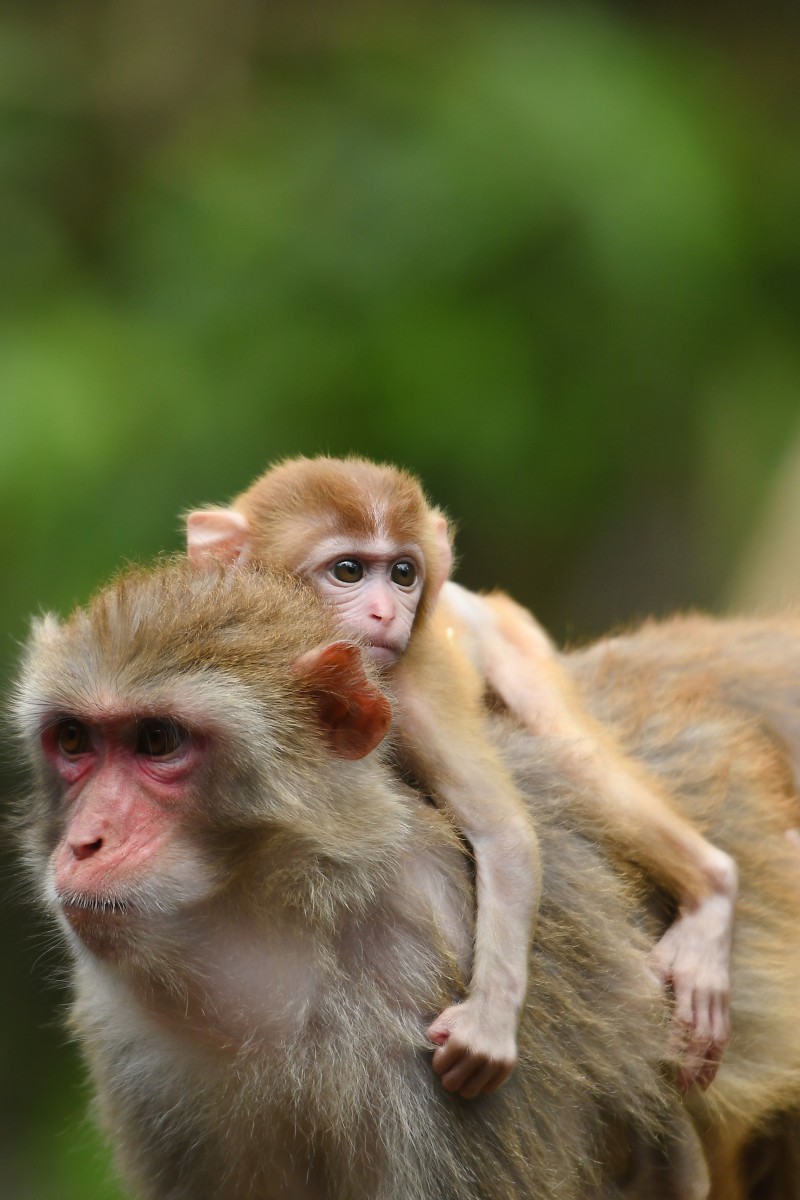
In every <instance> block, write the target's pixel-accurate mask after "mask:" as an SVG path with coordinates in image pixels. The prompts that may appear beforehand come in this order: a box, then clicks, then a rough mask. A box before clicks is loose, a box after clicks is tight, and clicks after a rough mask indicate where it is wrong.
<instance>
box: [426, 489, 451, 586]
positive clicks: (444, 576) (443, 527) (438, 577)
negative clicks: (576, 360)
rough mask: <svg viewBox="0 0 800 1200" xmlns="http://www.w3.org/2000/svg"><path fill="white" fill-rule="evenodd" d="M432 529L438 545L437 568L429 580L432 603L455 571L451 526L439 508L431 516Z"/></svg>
mask: <svg viewBox="0 0 800 1200" xmlns="http://www.w3.org/2000/svg"><path fill="white" fill-rule="evenodd" d="M431 529H432V532H433V540H434V542H435V544H436V566H435V568H434V570H433V571H432V572H431V575H430V578H429V579H428V594H429V596H430V599H431V602H435V601H436V599H437V598H438V596H439V592H440V591H441V590H442V588H443V587H444V585H445V583H446V582H447V580H448V579H449V577H450V572H451V570H452V569H453V544H452V538H451V534H450V525H449V523H448V520H447V517H446V516H445V515H444V513H441V512H440V511H439V510H438V508H437V509H434V511H433V513H432V514H431Z"/></svg>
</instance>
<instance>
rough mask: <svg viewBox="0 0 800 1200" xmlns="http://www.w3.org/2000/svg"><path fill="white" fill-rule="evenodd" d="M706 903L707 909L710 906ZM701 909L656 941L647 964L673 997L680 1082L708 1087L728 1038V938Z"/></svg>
mask: <svg viewBox="0 0 800 1200" xmlns="http://www.w3.org/2000/svg"><path fill="white" fill-rule="evenodd" d="M713 903H714V902H713V901H709V902H708V905H709V906H711V905H713ZM709 916H710V914H708V913H707V912H702V911H699V912H697V913H693V914H690V915H686V916H681V917H679V918H678V919H677V921H675V923H674V924H673V925H672V926H670V928H669V929H668V930H667V932H666V933H665V934H664V936H663V937H662V938H661V940H660V941H659V942H657V943H656V945H655V947H654V948H653V951H652V954H651V964H652V966H653V967H654V969H655V970H656V971H657V973H658V975H659V977H660V978H661V980H662V981H663V982H664V983H665V984H667V985H669V986H671V988H672V992H673V995H674V1000H675V1003H674V1007H673V1012H672V1024H671V1027H670V1035H669V1046H670V1050H671V1051H672V1052H673V1053H678V1054H679V1055H680V1058H681V1065H680V1069H679V1071H678V1084H679V1086H680V1088H681V1090H682V1091H684V1092H687V1091H688V1090H689V1088H690V1087H691V1085H692V1084H693V1083H694V1084H697V1086H698V1087H700V1088H707V1087H708V1086H709V1084H710V1083H711V1082H712V1081H713V1079H714V1076H715V1075H716V1073H717V1071H718V1069H719V1064H720V1060H721V1058H722V1055H723V1053H724V1051H725V1047H726V1046H727V1044H728V1039H729V1037H730V976H729V973H728V950H729V944H730V943H729V939H728V938H727V936H726V934H725V932H724V924H725V922H724V920H720V921H719V923H718V924H717V928H718V929H719V927H720V926H722V930H720V932H719V935H718V936H717V937H714V936H712V931H713V930H714V926H715V922H714V921H713V920H709Z"/></svg>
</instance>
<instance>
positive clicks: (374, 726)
mask: <svg viewBox="0 0 800 1200" xmlns="http://www.w3.org/2000/svg"><path fill="white" fill-rule="evenodd" d="M293 669H294V671H295V673H296V674H297V675H298V676H299V678H300V679H301V680H302V682H303V683H304V684H305V685H306V686H307V687H308V690H309V692H310V693H311V695H312V697H313V700H314V703H315V705H316V709H317V717H318V720H319V724H320V728H321V729H322V730H324V732H325V734H326V735H327V738H328V742H329V744H330V747H331V749H332V750H333V753H334V754H336V755H338V757H339V758H350V759H356V758H364V756H365V755H367V754H369V752H370V750H374V749H375V747H376V746H377V745H378V744H379V743H380V742H382V741H383V739H384V738H385V736H386V734H387V732H388V730H389V726H390V725H391V723H392V706H391V704H390V703H389V701H388V700H387V699H386V697H385V696H384V694H383V692H382V691H381V690H380V688H379V687H377V686H376V684H374V683H373V682H372V681H371V680H370V679H368V677H367V674H366V672H365V671H364V664H363V662H362V659H361V651H360V650H359V648H358V646H355V645H354V644H353V643H352V642H331V643H330V644H329V645H327V646H317V647H316V648H315V649H314V650H308V651H307V652H306V653H305V654H301V655H300V657H299V658H298V659H296V660H295V662H294V664H293Z"/></svg>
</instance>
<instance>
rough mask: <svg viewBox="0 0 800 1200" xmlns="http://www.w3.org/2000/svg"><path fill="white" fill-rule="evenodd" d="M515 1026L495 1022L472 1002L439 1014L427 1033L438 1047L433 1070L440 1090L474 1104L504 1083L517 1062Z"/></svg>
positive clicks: (495, 1018) (455, 1006) (467, 1001)
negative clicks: (476, 1100) (483, 1095)
mask: <svg viewBox="0 0 800 1200" xmlns="http://www.w3.org/2000/svg"><path fill="white" fill-rule="evenodd" d="M515 1024H516V1022H514V1021H512V1022H507V1021H506V1022H504V1021H499V1020H498V1014H497V1013H494V1014H493V1015H491V1016H490V1014H488V1013H487V1012H486V1010H485V1009H484V1008H482V1007H481V1006H480V1005H478V1004H476V1003H475V1002H474V1001H472V1000H465V1001H464V1002H463V1004H454V1005H452V1006H451V1007H450V1008H446V1009H445V1010H444V1012H443V1013H441V1014H440V1015H439V1016H438V1017H437V1018H436V1020H435V1021H434V1022H433V1024H432V1025H431V1026H430V1028H429V1029H428V1031H427V1036H428V1037H429V1038H430V1040H431V1041H432V1042H434V1043H435V1045H436V1046H437V1047H438V1049H436V1050H434V1052H433V1069H434V1071H435V1072H436V1074H437V1075H440V1076H441V1078H442V1087H443V1088H444V1089H445V1091H448V1092H458V1094H459V1095H460V1096H463V1098H464V1099H465V1100H474V1099H475V1097H476V1096H479V1095H480V1094H481V1093H482V1092H494V1091H496V1089H497V1088H499V1087H500V1086H501V1084H503V1083H505V1081H506V1080H507V1079H508V1077H509V1075H510V1074H511V1072H512V1071H513V1070H514V1064H515V1063H516V1061H517V1042H516V1036H515Z"/></svg>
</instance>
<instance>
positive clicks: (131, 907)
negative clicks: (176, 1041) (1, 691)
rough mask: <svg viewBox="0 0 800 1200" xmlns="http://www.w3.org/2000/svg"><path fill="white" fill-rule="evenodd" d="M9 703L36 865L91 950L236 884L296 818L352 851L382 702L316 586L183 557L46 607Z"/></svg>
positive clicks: (322, 840) (379, 735)
mask: <svg viewBox="0 0 800 1200" xmlns="http://www.w3.org/2000/svg"><path fill="white" fill-rule="evenodd" d="M15 714H16V723H17V727H18V729H19V732H20V733H21V735H22V738H23V740H24V742H25V744H26V747H27V750H28V755H29V758H30V760H31V762H32V766H33V771H34V776H35V787H34V789H33V795H32V798H31V800H30V802H29V803H28V805H27V806H26V810H25V826H26V832H25V842H26V846H27V851H28V857H29V859H30V861H31V866H32V868H33V870H34V873H35V875H36V878H37V880H38V881H40V882H41V881H44V893H45V900H46V901H47V902H48V903H49V905H50V906H51V907H53V908H54V909H55V910H56V911H57V912H58V913H59V915H60V916H61V917H62V919H63V921H64V923H65V925H66V927H67V928H68V929H70V930H71V932H72V933H75V934H77V935H78V937H79V939H80V940H81V941H82V942H83V943H84V944H86V945H88V946H89V947H90V948H91V949H92V950H93V951H94V952H95V953H101V954H105V953H112V952H114V953H119V952H120V948H121V947H122V948H123V949H124V947H125V946H126V945H127V944H128V941H131V940H132V939H130V938H129V937H128V935H129V934H130V933H131V931H132V929H133V927H134V926H136V925H137V923H138V924H139V925H141V923H142V922H149V923H150V924H151V925H153V924H154V923H157V922H158V921H163V920H167V919H168V918H170V917H174V916H175V914H177V913H180V912H183V911H185V910H186V909H187V908H191V907H192V906H193V905H194V906H196V905H198V904H202V903H203V902H204V901H205V900H208V899H209V898H210V897H211V896H212V895H214V894H216V893H217V892H218V891H219V889H220V888H222V887H225V886H229V885H230V883H231V880H232V879H234V878H236V876H237V872H238V874H239V875H241V873H242V872H243V871H244V870H245V866H244V865H243V864H244V863H245V861H248V862H251V863H252V856H253V853H254V847H255V846H256V845H257V844H258V840H259V839H261V840H263V839H268V838H270V837H272V838H273V839H274V838H275V837H276V835H277V831H279V830H281V829H285V828H286V826H287V823H288V824H291V826H292V828H293V829H294V831H295V836H298V835H299V836H301V837H302V838H303V839H305V840H306V841H307V842H308V844H309V845H311V846H312V847H313V846H314V845H315V844H319V845H322V846H324V854H325V855H327V857H328V858H329V859H335V857H336V854H337V852H338V851H337V846H339V845H340V843H341V845H342V846H343V847H345V849H346V853H348V854H350V853H351V852H352V847H351V846H349V845H346V846H345V841H342V839H343V838H344V839H346V838H348V837H352V830H351V829H350V828H349V822H350V818H351V816H352V814H351V813H350V812H349V806H351V805H353V804H355V799H354V795H355V789H354V788H353V786H352V781H351V780H350V781H349V780H348V771H349V772H351V773H352V772H353V771H358V769H359V768H360V765H361V764H360V763H359V762H358V760H360V759H362V758H364V757H365V756H366V755H368V754H369V753H370V751H372V750H373V749H374V748H375V747H376V746H377V745H378V744H379V743H380V742H381V740H382V739H383V737H384V735H385V733H386V732H387V730H388V728H389V724H390V721H391V708H390V704H389V701H388V700H387V698H386V696H385V695H384V693H383V692H382V691H381V689H380V687H379V686H378V684H377V683H376V682H375V680H374V678H371V677H370V669H369V668H368V667H367V669H365V666H364V663H363V661H362V653H361V650H360V649H359V647H358V646H356V645H355V644H352V643H349V642H343V641H341V640H337V638H336V636H335V634H334V632H333V629H332V624H331V619H330V614H329V613H328V612H327V611H326V610H325V609H324V608H323V606H322V605H321V604H320V602H319V600H318V598H317V597H316V596H315V595H314V594H313V592H312V590H311V589H310V588H309V587H308V586H307V585H304V584H303V583H302V582H300V581H299V580H297V579H296V578H293V577H290V576H285V575H284V576H279V575H276V574H273V573H262V572H257V571H229V572H227V573H223V572H222V571H219V570H218V571H217V572H198V571H196V570H193V569H192V568H191V567H190V566H189V564H188V563H186V562H185V561H183V562H180V563H171V564H165V565H161V566H159V567H157V568H156V569H154V570H138V569H137V570H133V571H132V572H129V573H127V574H125V575H123V576H121V577H120V578H119V579H118V580H117V581H116V582H115V583H113V584H112V585H111V586H110V587H108V588H106V589H105V590H103V591H101V592H100V593H99V594H98V595H97V597H96V598H95V599H94V600H93V601H92V603H91V604H90V605H89V606H88V608H86V609H81V610H78V611H77V612H75V613H74V614H73V615H72V616H71V617H70V618H69V619H68V620H67V621H65V622H63V623H59V622H58V621H57V620H56V619H55V618H53V617H50V616H48V617H45V618H44V619H43V620H41V621H38V622H37V623H36V625H35V627H34V630H33V633H32V636H31V639H30V642H29V645H28V647H27V652H26V656H25V661H24V663H23V667H22V671H21V673H20V679H19V683H18V685H17V691H16V701H15ZM332 764H333V768H332ZM359 817H360V819H363V818H361V814H359ZM245 852H246V853H245ZM343 852H344V850H343ZM319 853H322V851H319ZM248 856H249V857H248ZM232 864H233V865H232ZM261 869H262V870H263V866H262V868H261Z"/></svg>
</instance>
